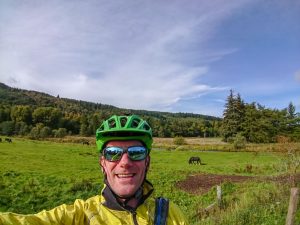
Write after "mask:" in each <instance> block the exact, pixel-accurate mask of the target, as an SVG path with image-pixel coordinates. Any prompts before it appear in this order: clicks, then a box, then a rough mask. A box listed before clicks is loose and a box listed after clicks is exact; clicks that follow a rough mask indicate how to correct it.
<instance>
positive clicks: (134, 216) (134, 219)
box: [130, 210, 139, 225]
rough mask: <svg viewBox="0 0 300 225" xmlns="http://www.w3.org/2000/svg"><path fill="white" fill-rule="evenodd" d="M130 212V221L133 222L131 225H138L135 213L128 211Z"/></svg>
mask: <svg viewBox="0 0 300 225" xmlns="http://www.w3.org/2000/svg"><path fill="white" fill-rule="evenodd" d="M130 212H131V215H132V220H133V224H134V225H139V224H138V222H137V219H136V211H133V210H132V211H130Z"/></svg>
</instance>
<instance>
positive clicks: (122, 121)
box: [120, 117, 127, 127]
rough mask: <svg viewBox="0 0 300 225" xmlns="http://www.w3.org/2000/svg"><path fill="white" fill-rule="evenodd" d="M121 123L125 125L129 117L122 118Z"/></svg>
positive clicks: (122, 125)
mask: <svg viewBox="0 0 300 225" xmlns="http://www.w3.org/2000/svg"><path fill="white" fill-rule="evenodd" d="M120 123H121V127H125V125H126V123H127V117H123V118H121V119H120Z"/></svg>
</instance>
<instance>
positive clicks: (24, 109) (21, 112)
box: [10, 105, 32, 125]
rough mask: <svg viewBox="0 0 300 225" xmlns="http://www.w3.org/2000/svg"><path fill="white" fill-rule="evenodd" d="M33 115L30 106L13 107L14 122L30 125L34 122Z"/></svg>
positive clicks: (12, 116)
mask: <svg viewBox="0 0 300 225" xmlns="http://www.w3.org/2000/svg"><path fill="white" fill-rule="evenodd" d="M31 114H32V110H31V108H30V106H27V105H26V106H24V105H16V106H13V107H12V109H11V112H10V117H11V119H12V121H14V122H24V123H26V124H28V125H29V124H31V122H32V116H31Z"/></svg>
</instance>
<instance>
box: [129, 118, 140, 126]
mask: <svg viewBox="0 0 300 225" xmlns="http://www.w3.org/2000/svg"><path fill="white" fill-rule="evenodd" d="M139 123H140V120H139V119H136V118H135V119H134V120H132V123H131V127H132V128H137V127H138V126H139Z"/></svg>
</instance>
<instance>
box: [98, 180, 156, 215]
mask: <svg viewBox="0 0 300 225" xmlns="http://www.w3.org/2000/svg"><path fill="white" fill-rule="evenodd" d="M104 183H105V184H104V187H103V189H102V196H103V197H104V202H102V204H103V205H104V206H106V207H108V208H110V209H114V210H121V211H124V210H129V211H132V210H135V209H134V208H132V207H130V206H128V205H127V204H126V203H127V202H126V201H125V202H124V203H122V202H119V201H118V200H117V196H116V194H115V193H114V192H113V191H112V190H111V188H110V187H109V185H108V183H107V181H106V180H105V182H104ZM153 191H154V188H153V185H152V184H151V183H150V182H149V181H148V180H146V179H145V180H144V182H143V184H142V186H141V188H140V189H138V191H137V193H136V194H135V198H137V199H138V205H137V207H138V206H139V205H141V204H143V203H144V201H145V200H146V199H147V198H148V197H149V196H150V195H151V194H152V192H153Z"/></svg>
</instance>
